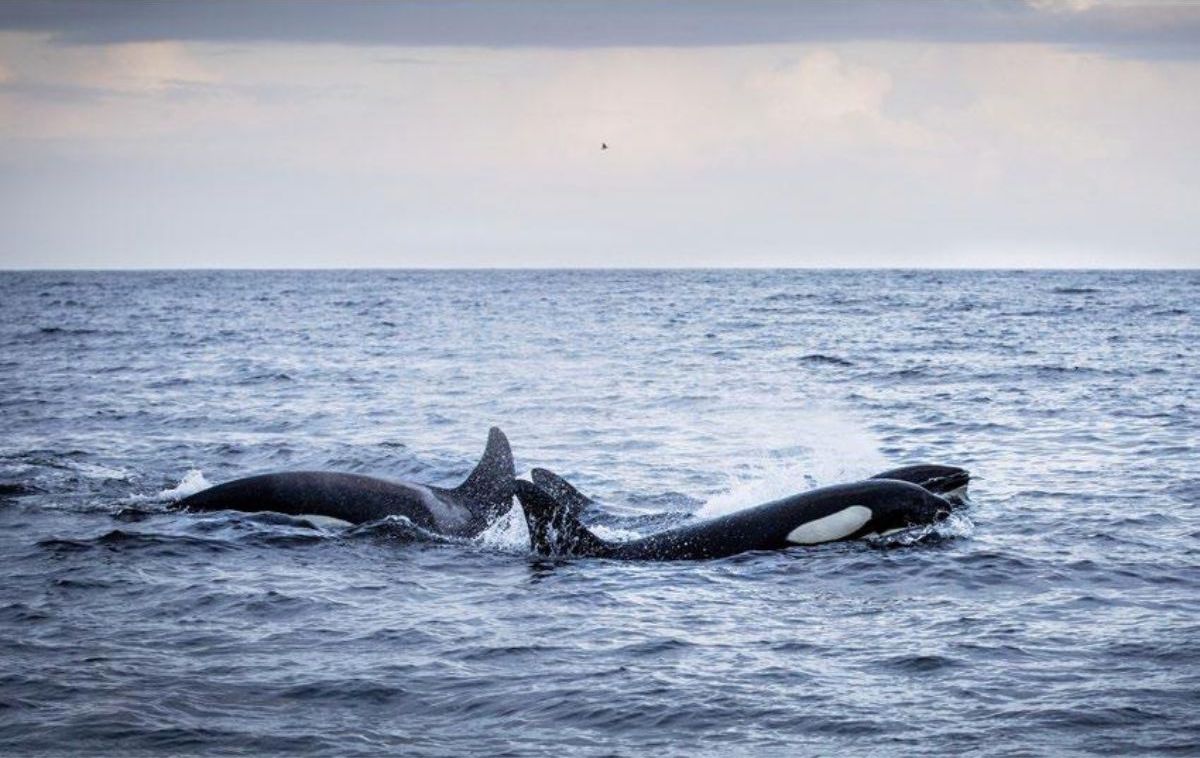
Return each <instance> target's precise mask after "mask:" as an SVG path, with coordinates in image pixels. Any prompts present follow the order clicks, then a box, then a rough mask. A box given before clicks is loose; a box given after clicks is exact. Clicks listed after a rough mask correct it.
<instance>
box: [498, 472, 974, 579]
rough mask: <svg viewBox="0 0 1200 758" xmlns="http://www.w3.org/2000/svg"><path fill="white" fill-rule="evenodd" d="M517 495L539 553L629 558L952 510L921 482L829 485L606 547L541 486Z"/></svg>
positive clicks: (726, 550)
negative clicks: (851, 520)
mask: <svg viewBox="0 0 1200 758" xmlns="http://www.w3.org/2000/svg"><path fill="white" fill-rule="evenodd" d="M517 497H518V498H520V500H521V505H522V506H523V510H524V511H525V519H526V522H527V523H528V525H529V534H530V542H531V544H532V547H533V549H534V551H535V552H538V553H542V554H545V555H577V556H595V557H603V558H618V559H627V560H696V559H705V558H722V557H725V556H729V555H736V554H738V553H744V552H749V551H752V550H781V549H784V548H789V547H795V546H796V545H795V543H793V542H790V541H789V540H788V535H789V534H790V533H791V532H792V531H793V530H795V529H796V528H797V527H800V526H803V525H804V524H807V523H810V522H813V521H815V520H817V519H821V518H824V517H826V516H830V515H832V514H836V513H838V512H841V511H843V510H845V509H847V508H850V507H851V506H864V507H866V508H869V509H870V511H871V517H870V519H869V520H868V521H867V522H866V523H865V524H863V525H862V526H861V527H859V528H857V529H855V530H854V531H853V532H851V533H848V534H845V535H843V536H841V537H839V539H857V538H859V537H863V536H866V535H869V534H874V533H883V532H888V531H891V530H893V529H902V528H906V527H910V526H917V525H920V524H930V523H933V522H935V521H938V520H940V519H943V518H945V517H946V516H947V515H949V513H950V509H951V505H950V503H949V502H947V501H946V500H945V499H943V498H941V497H939V496H937V495H934V494H933V493H931V492H929V491H928V490H926V489H924V488H922V487H919V486H917V485H915V484H911V483H909V482H902V481H898V480H890V479H878V480H875V479H867V480H864V481H861V482H854V483H852V484H839V485H835V486H833V487H822V488H820V489H815V490H811V491H809V492H804V493H801V494H799V495H793V496H791V497H786V498H782V499H780V500H775V501H772V502H770V503H765V504H763V505H760V506H757V507H754V508H748V509H746V510H743V511H738V512H737V513H731V514H728V515H726V516H720V517H718V518H714V519H709V520H706V521H702V522H699V523H695V524H687V525H684V526H681V527H678V528H676V529H669V530H667V531H664V532H659V533H658V534H652V535H650V536H648V537H643V538H641V539H637V540H630V541H628V542H605V541H604V540H601V539H600V538H598V537H596V536H595V535H594V534H592V533H591V532H589V531H588V530H587V528H586V527H584V526H583V525H582V524H581V523H580V522H579V520H578V519H577V517H576V514H575V513H573V512H572V509H571V508H569V507H567V506H565V505H563V504H561V503H559V502H558V501H556V500H555V499H554V498H553V497H551V496H550V495H549V494H548V493H547V492H546V491H545V490H543V489H542V488H540V487H538V486H537V485H536V484H533V483H530V482H525V481H521V480H518V481H517Z"/></svg>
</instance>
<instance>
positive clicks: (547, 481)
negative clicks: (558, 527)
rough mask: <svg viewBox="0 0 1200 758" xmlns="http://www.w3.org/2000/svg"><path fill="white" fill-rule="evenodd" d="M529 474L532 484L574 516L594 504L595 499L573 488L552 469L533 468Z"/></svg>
mask: <svg viewBox="0 0 1200 758" xmlns="http://www.w3.org/2000/svg"><path fill="white" fill-rule="evenodd" d="M530 476H531V477H532V478H533V483H534V484H536V485H537V486H539V487H541V488H542V489H543V490H545V491H546V494H547V495H549V496H550V497H552V498H554V499H555V500H557V501H558V502H559V504H560V505H562V506H564V507H565V508H567V509H568V510H569V511H570V512H571V515H573V516H575V517H576V518H578V517H579V515H580V514H581V513H583V512H584V511H585V510H587V509H588V508H590V507H591V506H593V505H595V504H596V501H595V500H592V499H591V498H590V497H588V496H587V495H584V494H583V493H582V492H580V491H579V490H577V489H575V487H573V486H572V485H571V483H570V482H568V481H567V480H566V479H563V478H562V477H561V476H559V475H558V474H556V473H554V472H553V471H550V470H548V469H544V468H535V469H534V470H533V471H531V472H530Z"/></svg>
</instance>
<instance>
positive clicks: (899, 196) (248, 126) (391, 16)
mask: <svg viewBox="0 0 1200 758" xmlns="http://www.w3.org/2000/svg"><path fill="white" fill-rule="evenodd" d="M601 143H607V145H608V149H607V150H601ZM361 266H372V267H376V266H382V267H427V266H455V267H457V266H820V267H831V266H834V267H836V266H904V267H922V266H967V267H1030V266H1045V267H1079V266H1083V267H1093V266H1101V267H1143V266H1148V267H1196V266H1200V3H1195V2H1181V1H1180V0H1174V1H1165V2H1133V1H1132V0H1110V1H1108V2H1105V1H1103V0H1061V1H1056V0H1028V1H1021V0H1013V1H1012V2H1005V1H1004V0H989V1H980V2H969V1H966V2H956V3H947V2H920V1H916V0H914V1H913V2H893V1H888V2H866V1H864V2H845V3H836V2H822V3H815V2H786V1H785V0H741V1H737V0H728V1H724V2H717V1H716V0H696V1H694V2H684V1H683V0H609V1H607V2H602V1H600V0H553V1H551V0H524V1H522V0H499V1H496V2H466V1H464V0H438V1H436V2H396V3H386V2H346V3H315V2H293V1H290V0H281V1H278V2H257V3H250V2H241V1H239V2H232V1H231V2H198V1H196V0H192V1H191V2H184V3H180V2H104V1H103V0H86V1H84V2H20V1H17V2H12V1H9V2H5V3H3V4H0V268H74V267H83V268H178V267H256V268H278V267H361Z"/></svg>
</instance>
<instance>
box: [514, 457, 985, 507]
mask: <svg viewBox="0 0 1200 758" xmlns="http://www.w3.org/2000/svg"><path fill="white" fill-rule="evenodd" d="M530 478H531V479H532V480H533V483H534V484H536V485H537V486H539V487H541V488H542V489H543V490H545V491H546V493H547V494H548V495H550V496H551V497H553V498H554V499H555V500H558V501H559V502H561V503H563V504H564V505H567V506H568V507H571V508H574V509H575V510H576V512H582V511H584V510H587V509H589V508H591V507H592V506H593V505H595V503H596V501H595V500H592V499H591V498H589V497H588V496H587V495H584V494H583V493H582V492H580V491H579V490H578V489H576V488H575V487H574V486H573V485H572V484H571V483H570V482H568V481H567V480H566V479H563V478H562V477H561V476H559V475H558V474H556V473H554V472H553V471H549V470H547V469H544V468H535V469H534V470H533V471H532V472H530ZM871 478H872V479H895V480H897V481H900V482H910V483H912V484H916V485H919V486H921V487H924V488H925V489H927V490H929V491H930V492H932V493H933V494H935V495H941V496H942V497H944V498H946V499H947V500H949V501H950V502H951V503H953V504H954V505H962V504H963V503H964V502H965V499H966V496H967V484H968V483H969V482H970V480H971V473H970V472H969V471H967V470H966V469H963V468H959V467H957V466H941V465H938V464H933V463H918V464H915V465H910V466H901V467H899V468H893V469H888V470H887V471H884V472H883V473H881V474H876V475H875V476H873V477H871Z"/></svg>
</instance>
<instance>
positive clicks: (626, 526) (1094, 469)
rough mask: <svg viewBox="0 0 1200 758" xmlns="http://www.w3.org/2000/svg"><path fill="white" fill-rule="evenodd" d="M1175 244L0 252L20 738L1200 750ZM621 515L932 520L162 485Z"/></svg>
mask: <svg viewBox="0 0 1200 758" xmlns="http://www.w3.org/2000/svg"><path fill="white" fill-rule="evenodd" d="M1198 316H1200V272H1195V271H1192V272H1128V271H1092V272H1077V271H1061V272H1055V271H1047V272H1018V271H1012V272H999V271H997V272H990V271H797V270H762V271H758V270H756V271H442V272H435V271H428V272H425V271H421V272H418V271H321V272H284V271H280V272H249V271H247V272H233V271H213V272H201V271H196V272H144V273H138V272H74V273H67V272H6V273H0V426H2V428H3V433H2V434H0V561H2V566H3V582H2V583H0V662H2V665H0V753H3V754H4V755H12V756H17V755H121V756H126V757H129V756H143V755H213V754H222V755H229V754H242V755H264V754H283V753H289V754H291V753H303V754H307V755H318V756H366V755H378V754H404V755H420V756H425V755H428V756H461V755H513V756H525V755H529V756H541V755H546V756H549V755H554V756H558V755H564V754H566V755H579V756H626V755H628V756H640V755H678V756H694V755H721V756H727V755H746V756H762V755H803V754H818V755H834V754H836V755H842V756H857V755H895V754H973V755H984V756H1010V755H1031V754H1035V755H1096V754H1117V755H1135V754H1145V755H1164V754H1172V753H1174V754H1191V755H1196V754H1200V462H1198V459H1197V448H1198V443H1200V319H1198ZM491 425H498V426H500V427H501V428H502V429H503V430H504V431H505V432H506V433H507V435H508V437H509V439H510V440H511V442H512V446H513V450H514V454H515V456H516V462H517V469H518V472H519V473H521V474H525V473H527V472H528V471H529V470H530V469H531V468H532V467H535V466H541V467H545V468H549V469H552V470H554V471H556V472H558V473H560V474H562V475H563V476H565V477H566V478H567V479H569V480H570V481H572V482H573V483H575V484H576V485H577V486H578V487H579V488H580V489H582V490H583V492H585V493H587V494H588V495H590V496H592V497H594V498H596V499H597V500H598V501H599V502H600V503H601V504H602V506H600V507H599V508H598V509H597V511H596V512H595V513H593V514H590V516H589V518H590V519H591V521H592V523H593V524H594V526H595V528H596V530H597V531H598V532H599V533H600V534H601V535H602V536H604V537H606V538H608V539H623V538H628V537H633V536H636V535H640V534H646V533H650V532H652V531H655V530H658V529H662V528H665V527H666V526H668V525H671V524H677V523H683V522H686V521H687V520H689V519H695V518H703V517H705V516H711V515H717V514H721V513H728V512H731V511H733V510H737V509H740V508H743V507H748V506H752V505H755V504H757V503H760V502H763V501H764V500H768V499H771V498H774V497H777V496H782V495H785V494H790V493H793V492H796V491H800V490H805V489H808V488H811V487H815V486H820V485H826V484H834V483H838V482H843V481H851V480H855V479H859V478H863V477H866V476H870V475H871V474H873V473H876V472H878V471H882V470H884V469H886V468H890V467H893V466H897V465H900V464H904V463H910V462H922V461H924V462H935V463H946V464H951V465H958V466H964V467H967V468H969V469H970V470H971V472H972V475H973V481H972V484H971V502H970V504H969V506H968V507H967V508H965V509H964V510H962V511H959V512H957V513H956V515H955V516H954V517H952V518H951V519H950V520H948V521H946V522H943V523H941V524H938V525H937V526H936V527H933V528H926V529H920V530H914V531H912V532H909V533H905V534H901V535H897V536H895V537H892V538H888V539H882V540H867V541H858V542H845V543H835V544H829V545H823V546H818V547H811V548H796V549H793V550H788V551H783V552H772V553H756V554H745V555H740V556H735V557H732V558H728V559H724V560H715V561H707V562H695V561H693V562H689V561H678V562H619V561H608V560H600V559H573V560H572V559H566V560H549V559H544V558H540V557H538V556H536V555H533V554H531V553H530V550H529V546H528V542H527V533H526V531H525V526H524V523H523V521H522V519H521V518H520V513H519V511H518V510H516V509H514V511H513V512H512V513H510V514H509V515H508V516H507V517H505V518H502V519H501V520H500V521H499V522H497V523H496V524H494V525H493V526H492V527H491V528H490V529H489V530H488V531H487V532H486V533H485V534H484V535H483V536H482V537H480V538H479V539H475V540H453V539H441V540H438V539H432V538H429V537H428V536H422V535H420V534H418V533H414V531H413V530H412V529H410V528H406V525H405V524H403V523H400V522H397V521H385V522H381V523H376V524H370V525H365V526H359V527H356V528H352V529H345V528H337V527H334V526H322V527H321V528H318V529H312V528H305V527H304V526H302V525H298V524H296V523H294V522H288V521H280V520H278V519H271V518H268V517H263V516H257V515H250V514H234V513H207V514H191V513H181V512H178V511H177V510H174V509H172V506H171V504H172V502H173V501H174V500H175V499H177V498H178V497H180V496H182V495H184V494H188V493H190V492H195V491H198V490H199V489H201V488H203V487H205V486H207V485H208V484H215V483H218V482H222V481H226V480H229V479H233V478H237V477H241V476H246V475H250V474H253V473H261V472H265V471H278V470H288V469H332V470H340V471H348V472H357V473H364V474H373V475H380V476H387V477H396V478H401V479H408V480H415V481H419V482H424V483H429V484H436V485H454V484H457V483H458V482H459V481H461V479H462V478H463V477H464V476H465V475H466V473H467V472H468V471H470V469H471V468H472V467H473V466H474V464H475V462H476V460H477V458H478V457H479V455H480V453H481V451H482V449H483V445H484V440H485V438H486V435H487V429H488V427H489V426H491Z"/></svg>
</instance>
